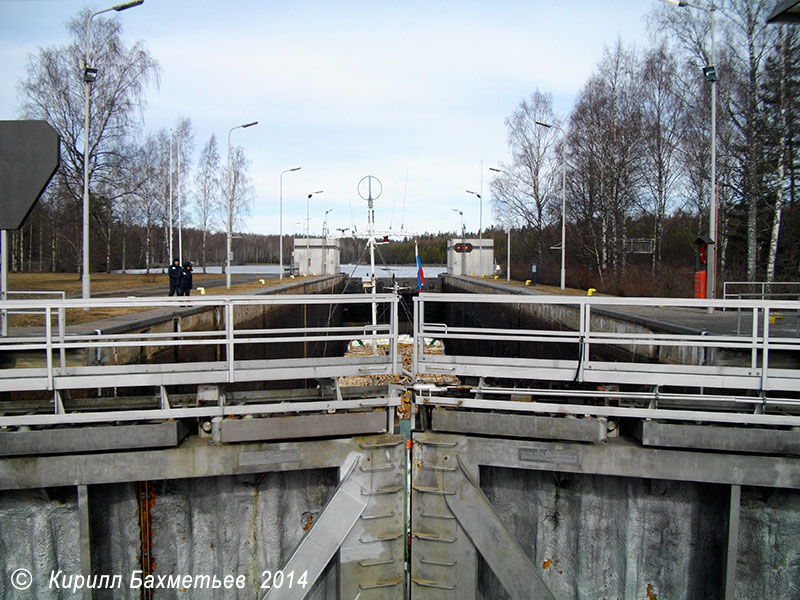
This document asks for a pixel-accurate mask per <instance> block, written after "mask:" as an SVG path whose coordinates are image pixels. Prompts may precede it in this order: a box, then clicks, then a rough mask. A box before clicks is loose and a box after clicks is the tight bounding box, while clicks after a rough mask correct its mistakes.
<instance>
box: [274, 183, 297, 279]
mask: <svg viewBox="0 0 800 600" xmlns="http://www.w3.org/2000/svg"><path fill="white" fill-rule="evenodd" d="M302 168H303V167H294V168H293V169H286V170H284V171H281V177H280V179H281V190H280V206H281V208H280V219H279V225H278V227H279V232H278V236H279V238H280V241H279V242H278V245H279V246H280V250H279V251H278V254H279V255H280V262H281V271H280V274H279V275H278V279H283V174H284V173H293V172H294V171H299V170H300V169H302Z"/></svg>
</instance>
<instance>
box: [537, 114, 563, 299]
mask: <svg viewBox="0 0 800 600" xmlns="http://www.w3.org/2000/svg"><path fill="white" fill-rule="evenodd" d="M534 123H536V124H537V125H540V126H541V127H546V128H547V129H558V130H559V131H560V132H561V134H562V135H563V136H566V135H567V134H566V133H565V132H564V130H563V129H562V128H561V127H559V126H558V125H553V124H551V123H543V122H542V121H534ZM566 146H567V143H566V140H564V143H563V144H562V145H561V289H562V290H564V288H565V286H566V281H567V269H566V257H567V221H566V219H567V159H566V155H565V152H566Z"/></svg>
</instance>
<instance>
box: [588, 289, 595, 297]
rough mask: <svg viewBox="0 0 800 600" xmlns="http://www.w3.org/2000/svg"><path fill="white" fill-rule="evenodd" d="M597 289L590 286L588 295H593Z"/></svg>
mask: <svg viewBox="0 0 800 600" xmlns="http://www.w3.org/2000/svg"><path fill="white" fill-rule="evenodd" d="M596 291H597V289H595V288H589V289H588V290H586V295H587V296H591V295H592V294H594V293H595V292H596Z"/></svg>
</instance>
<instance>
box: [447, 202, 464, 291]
mask: <svg viewBox="0 0 800 600" xmlns="http://www.w3.org/2000/svg"><path fill="white" fill-rule="evenodd" d="M450 210H452V211H453V212H457V213H458V215H459V216H460V217H461V275H466V274H467V269H466V267H467V265H466V262H465V260H464V254H465V252H464V250H465V248H466V245H467V230H466V229H465V228H464V213H463V212H462V211H460V210H458V209H457V208H451V209H450Z"/></svg>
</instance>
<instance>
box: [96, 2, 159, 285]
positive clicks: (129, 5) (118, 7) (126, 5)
mask: <svg viewBox="0 0 800 600" xmlns="http://www.w3.org/2000/svg"><path fill="white" fill-rule="evenodd" d="M143 2H144V0H132V1H131V2H125V3H123V4H116V5H114V6H111V7H109V8H104V9H103V10H98V11H95V12H93V13H92V14H91V15H89V18H88V19H87V21H86V47H85V48H84V49H83V83H84V86H83V87H84V103H83V269H82V270H83V274H82V276H81V296H82V297H83V298H90V297H91V295H92V288H91V279H90V276H89V96H90V92H91V88H92V82H94V80H95V79H96V78H97V69H95V68H92V67H90V66H89V45H90V41H91V36H92V19H94V18H95V17H96V16H97V15H100V14H102V13H105V12H108V11H110V10H115V11H117V12H122V11H123V10H127V9H129V8H133V7H134V6H139V5H140V4H142V3H143Z"/></svg>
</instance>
